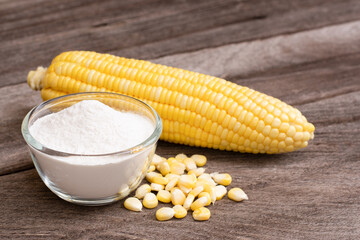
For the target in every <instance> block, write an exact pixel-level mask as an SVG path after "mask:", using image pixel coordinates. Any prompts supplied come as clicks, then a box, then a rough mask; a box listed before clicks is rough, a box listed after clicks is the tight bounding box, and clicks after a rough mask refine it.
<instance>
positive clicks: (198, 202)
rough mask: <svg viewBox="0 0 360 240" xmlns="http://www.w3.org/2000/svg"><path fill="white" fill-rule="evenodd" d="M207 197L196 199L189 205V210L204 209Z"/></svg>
mask: <svg viewBox="0 0 360 240" xmlns="http://www.w3.org/2000/svg"><path fill="white" fill-rule="evenodd" d="M207 202H208V200H207V197H201V198H198V199H197V200H196V201H195V202H193V203H192V204H191V210H193V211H195V209H198V208H201V207H204V206H205V205H206V204H207Z"/></svg>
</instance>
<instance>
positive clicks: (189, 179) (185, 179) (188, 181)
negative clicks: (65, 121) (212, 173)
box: [178, 175, 196, 188]
mask: <svg viewBox="0 0 360 240" xmlns="http://www.w3.org/2000/svg"><path fill="white" fill-rule="evenodd" d="M195 184H196V177H195V176H194V175H181V176H180V178H179V182H178V186H179V187H180V186H184V187H186V188H193V187H195Z"/></svg>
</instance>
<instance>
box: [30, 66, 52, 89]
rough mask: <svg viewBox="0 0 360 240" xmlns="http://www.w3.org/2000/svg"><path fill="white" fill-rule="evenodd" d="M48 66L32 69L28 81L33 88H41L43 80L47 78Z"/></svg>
mask: <svg viewBox="0 0 360 240" xmlns="http://www.w3.org/2000/svg"><path fill="white" fill-rule="evenodd" d="M46 71H47V68H44V67H41V66H40V67H38V68H37V69H36V70H35V71H30V72H29V74H28V76H27V83H28V84H29V86H30V87H31V88H32V89H33V90H41V89H42V85H43V84H42V82H43V79H44V78H45V74H46Z"/></svg>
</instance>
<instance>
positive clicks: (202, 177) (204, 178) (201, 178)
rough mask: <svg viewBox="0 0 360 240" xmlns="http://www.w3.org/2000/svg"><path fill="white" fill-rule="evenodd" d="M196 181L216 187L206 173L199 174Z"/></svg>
mask: <svg viewBox="0 0 360 240" xmlns="http://www.w3.org/2000/svg"><path fill="white" fill-rule="evenodd" d="M197 180H198V182H205V183H207V184H210V185H211V186H216V182H215V181H214V180H213V179H212V178H211V177H210V175H209V174H207V173H204V174H201V175H200V176H199V177H198V179H197Z"/></svg>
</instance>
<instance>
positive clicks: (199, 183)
mask: <svg viewBox="0 0 360 240" xmlns="http://www.w3.org/2000/svg"><path fill="white" fill-rule="evenodd" d="M204 184H208V185H210V186H213V187H215V186H216V183H215V182H214V180H212V179H199V178H198V179H197V181H196V184H195V186H196V187H197V186H202V185H204Z"/></svg>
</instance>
